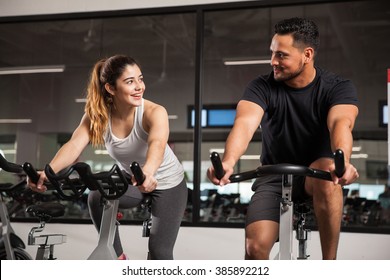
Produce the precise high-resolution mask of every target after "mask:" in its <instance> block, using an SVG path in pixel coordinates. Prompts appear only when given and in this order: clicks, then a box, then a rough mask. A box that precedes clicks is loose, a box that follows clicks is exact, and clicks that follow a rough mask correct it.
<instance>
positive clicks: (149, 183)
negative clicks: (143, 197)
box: [131, 171, 157, 193]
mask: <svg viewBox="0 0 390 280" xmlns="http://www.w3.org/2000/svg"><path fill="white" fill-rule="evenodd" d="M144 176H145V180H144V181H143V183H142V184H141V185H137V181H136V180H135V178H134V176H131V181H132V183H133V185H134V186H136V187H137V188H138V189H139V190H140V192H142V193H150V192H152V191H154V190H155V189H156V187H157V179H156V178H155V177H154V176H153V175H151V174H149V173H148V172H145V171H144Z"/></svg>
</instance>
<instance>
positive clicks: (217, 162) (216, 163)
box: [210, 152, 225, 180]
mask: <svg viewBox="0 0 390 280" xmlns="http://www.w3.org/2000/svg"><path fill="white" fill-rule="evenodd" d="M210 160H211V163H212V165H213V167H214V171H215V177H217V179H218V180H221V179H222V177H223V175H225V171H224V170H223V167H222V161H221V158H220V157H219V154H218V153H217V152H212V153H211V155H210Z"/></svg>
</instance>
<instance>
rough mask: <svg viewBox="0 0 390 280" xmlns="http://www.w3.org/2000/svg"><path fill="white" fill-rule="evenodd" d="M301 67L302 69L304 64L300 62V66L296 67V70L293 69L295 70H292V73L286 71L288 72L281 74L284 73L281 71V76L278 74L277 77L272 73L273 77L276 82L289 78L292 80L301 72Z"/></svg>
mask: <svg viewBox="0 0 390 280" xmlns="http://www.w3.org/2000/svg"><path fill="white" fill-rule="evenodd" d="M303 69H304V64H303V63H302V64H301V65H300V67H299V68H298V70H297V71H295V72H293V73H288V74H285V75H283V74H284V73H283V71H281V72H280V73H281V74H282V75H281V76H278V77H276V76H275V75H274V79H275V81H277V82H286V81H290V80H292V79H294V78H296V77H298V76H299V75H300V74H301V73H302V72H303ZM282 70H283V69H282Z"/></svg>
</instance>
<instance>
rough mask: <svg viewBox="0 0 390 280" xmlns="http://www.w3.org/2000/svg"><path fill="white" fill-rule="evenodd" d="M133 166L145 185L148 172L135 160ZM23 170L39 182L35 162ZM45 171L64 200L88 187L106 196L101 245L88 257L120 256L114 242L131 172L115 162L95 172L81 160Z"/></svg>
mask: <svg viewBox="0 0 390 280" xmlns="http://www.w3.org/2000/svg"><path fill="white" fill-rule="evenodd" d="M130 168H131V170H132V172H133V174H134V176H135V179H136V181H137V184H142V182H143V180H144V174H143V172H142V169H141V167H140V166H139V164H138V163H137V162H133V163H132V164H131V166H130ZM23 169H24V171H25V172H26V174H27V175H28V176H29V177H30V178H32V180H33V182H34V180H35V181H37V179H38V178H39V175H38V173H37V172H36V170H35V169H34V167H33V166H32V165H31V164H29V163H25V164H24V165H23ZM45 173H46V176H47V178H48V180H49V183H50V188H53V189H54V190H56V191H57V193H58V194H59V196H60V197H61V198H62V199H64V200H75V199H78V198H80V197H81V196H82V195H83V193H84V192H85V191H86V190H87V189H89V190H91V191H99V193H100V194H101V196H102V203H103V217H102V222H101V226H100V231H99V240H98V244H97V246H96V248H95V249H94V250H93V252H92V253H91V254H90V256H89V257H88V260H109V259H117V256H116V253H115V250H114V247H113V242H114V237H115V231H116V229H117V226H118V222H117V213H118V206H119V200H118V199H119V198H120V197H121V196H122V195H123V194H125V192H126V191H127V188H128V185H129V183H131V177H130V175H128V174H127V173H125V172H123V171H122V170H121V169H120V168H119V166H118V165H117V164H114V165H113V166H112V168H111V170H109V171H102V172H98V173H93V172H92V170H91V167H90V166H89V165H88V164H87V163H85V162H77V163H75V164H73V165H72V166H70V167H69V168H67V169H66V170H63V171H61V172H58V173H55V172H54V171H53V169H52V168H51V167H50V165H48V164H47V165H46V166H45ZM45 185H46V184H45Z"/></svg>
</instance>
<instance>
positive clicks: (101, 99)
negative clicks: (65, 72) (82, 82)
mask: <svg viewBox="0 0 390 280" xmlns="http://www.w3.org/2000/svg"><path fill="white" fill-rule="evenodd" d="M104 62H105V59H103V60H100V61H98V62H97V63H96V64H95V66H94V68H93V70H92V73H91V77H90V81H89V84H88V88H87V103H86V104H85V113H86V114H87V116H88V117H89V119H90V120H91V126H90V129H89V137H90V140H91V144H92V145H93V146H94V147H99V146H102V145H104V139H103V135H104V133H105V131H106V129H107V125H108V118H109V111H110V109H111V104H112V99H111V96H110V94H109V93H108V92H107V91H106V89H105V88H104V84H102V83H101V82H100V71H101V69H102V67H103V65H104Z"/></svg>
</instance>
